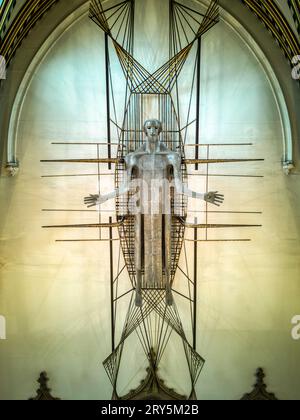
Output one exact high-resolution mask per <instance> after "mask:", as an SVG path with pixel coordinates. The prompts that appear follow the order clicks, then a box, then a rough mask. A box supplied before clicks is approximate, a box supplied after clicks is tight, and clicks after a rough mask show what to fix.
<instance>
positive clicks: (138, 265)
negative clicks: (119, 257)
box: [135, 214, 143, 307]
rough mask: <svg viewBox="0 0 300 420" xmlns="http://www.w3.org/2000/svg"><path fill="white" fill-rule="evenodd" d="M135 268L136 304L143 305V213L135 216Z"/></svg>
mask: <svg viewBox="0 0 300 420" xmlns="http://www.w3.org/2000/svg"><path fill="white" fill-rule="evenodd" d="M135 269H136V294H135V304H136V306H138V307H142V306H143V299H142V215H141V214H137V215H136V216H135Z"/></svg>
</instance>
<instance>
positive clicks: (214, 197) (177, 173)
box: [173, 158, 224, 207]
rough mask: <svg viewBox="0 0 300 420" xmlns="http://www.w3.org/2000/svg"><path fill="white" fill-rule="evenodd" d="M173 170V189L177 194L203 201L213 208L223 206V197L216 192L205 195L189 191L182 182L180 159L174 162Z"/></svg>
mask: <svg viewBox="0 0 300 420" xmlns="http://www.w3.org/2000/svg"><path fill="white" fill-rule="evenodd" d="M173 168H174V178H175V179H174V182H175V189H176V192H177V193H178V194H183V195H185V196H187V197H192V198H196V199H200V200H204V201H206V202H207V203H211V204H214V205H215V206H218V207H220V205H221V204H223V202H224V195H223V194H219V192H218V191H211V192H209V193H207V194H203V193H198V192H195V191H192V190H190V189H189V188H188V186H187V185H186V184H184V183H183V182H182V180H181V160H180V158H179V159H178V160H177V161H176V164H175V165H174V166H173Z"/></svg>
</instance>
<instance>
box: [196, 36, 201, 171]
mask: <svg viewBox="0 0 300 420" xmlns="http://www.w3.org/2000/svg"><path fill="white" fill-rule="evenodd" d="M200 82H201V38H199V39H198V51H197V87H196V89H197V92H196V150H195V159H197V160H198V159H199V144H200V93H201V92H200V89H201V83H200ZM195 169H196V171H198V169H199V165H195Z"/></svg>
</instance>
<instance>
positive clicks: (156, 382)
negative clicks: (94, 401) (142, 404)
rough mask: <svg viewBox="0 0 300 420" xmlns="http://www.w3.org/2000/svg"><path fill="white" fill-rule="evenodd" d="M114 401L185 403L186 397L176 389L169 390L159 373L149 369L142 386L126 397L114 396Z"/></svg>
mask: <svg viewBox="0 0 300 420" xmlns="http://www.w3.org/2000/svg"><path fill="white" fill-rule="evenodd" d="M112 399H113V400H122V401H128V400H129V401H130V400H136V401H173V400H175V401H185V400H187V397H186V396H183V395H179V394H177V392H176V391H174V389H170V388H168V387H167V386H166V385H165V383H164V381H163V380H161V379H159V378H158V376H157V373H156V372H155V373H154V372H153V370H152V369H151V368H150V367H149V368H148V369H147V377H146V379H144V380H143V381H142V382H141V385H140V386H139V387H138V388H137V389H135V390H132V391H130V392H129V393H128V394H127V395H125V396H124V397H119V396H117V395H113V398H112Z"/></svg>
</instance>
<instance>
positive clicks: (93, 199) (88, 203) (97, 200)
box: [84, 194, 105, 208]
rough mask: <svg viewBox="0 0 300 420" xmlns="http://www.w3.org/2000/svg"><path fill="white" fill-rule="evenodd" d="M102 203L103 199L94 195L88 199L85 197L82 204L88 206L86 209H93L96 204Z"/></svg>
mask: <svg viewBox="0 0 300 420" xmlns="http://www.w3.org/2000/svg"><path fill="white" fill-rule="evenodd" d="M104 202H105V199H103V197H101V196H99V195H98V194H96V195H92V194H90V195H89V196H88V197H85V199H84V204H85V205H86V206H88V208H90V207H95V206H97V205H98V204H102V203H104Z"/></svg>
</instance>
